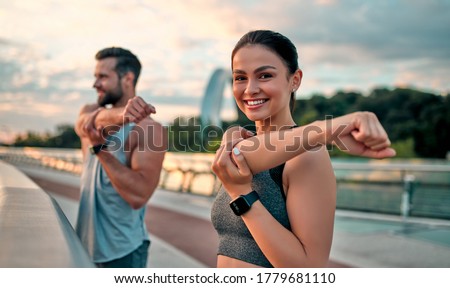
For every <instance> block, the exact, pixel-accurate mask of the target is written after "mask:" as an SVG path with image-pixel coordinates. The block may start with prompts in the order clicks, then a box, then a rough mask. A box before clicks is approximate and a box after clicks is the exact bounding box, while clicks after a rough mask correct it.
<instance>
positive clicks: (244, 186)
mask: <svg viewBox="0 0 450 288" xmlns="http://www.w3.org/2000/svg"><path fill="white" fill-rule="evenodd" d="M242 140H243V138H238V139H234V140H232V141H230V142H226V143H225V144H223V145H221V146H220V147H219V149H218V150H217V152H216V156H215V158H214V162H213V164H212V167H211V168H212V170H213V172H214V173H215V174H216V175H217V177H219V179H220V181H221V182H222V185H223V186H224V188H225V190H226V191H227V193H228V194H229V195H230V197H231V199H235V198H237V197H239V196H240V195H242V194H247V193H248V192H250V191H251V190H252V189H251V182H252V179H253V175H252V172H251V170H250V168H249V167H248V165H247V161H245V158H244V156H243V155H242V154H241V153H240V151H239V149H238V148H236V147H234V146H235V145H236V144H237V143H238V142H240V141H242ZM222 143H223V142H222ZM233 147H234V148H233Z"/></svg>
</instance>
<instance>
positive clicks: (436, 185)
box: [0, 148, 450, 219]
mask: <svg viewBox="0 0 450 288" xmlns="http://www.w3.org/2000/svg"><path fill="white" fill-rule="evenodd" d="M213 158H214V155H213V154H205V153H167V154H166V158H165V160H164V164H163V170H162V171H161V178H160V183H159V186H160V187H161V188H164V189H167V190H172V191H179V192H183V193H193V194H200V195H205V196H213V195H215V193H216V192H217V191H218V189H219V187H220V181H219V180H218V179H217V178H216V176H215V175H214V173H212V171H211V163H212V160H213ZM0 159H4V160H5V161H8V162H11V163H13V164H21V165H39V166H40V167H45V168H49V169H58V170H62V171H67V172H70V173H75V174H79V173H81V169H82V163H81V162H82V160H81V152H80V151H79V150H78V149H38V148H0ZM332 164H333V168H334V171H335V175H336V178H337V184H338V193H337V207H338V208H340V209H350V210H361V211H368V212H380V213H388V214H399V215H403V216H404V217H407V216H418V217H437V218H447V219H450V162H449V161H423V160H413V161H406V160H405V161H390V160H373V161H364V162H350V161H349V160H344V161H332Z"/></svg>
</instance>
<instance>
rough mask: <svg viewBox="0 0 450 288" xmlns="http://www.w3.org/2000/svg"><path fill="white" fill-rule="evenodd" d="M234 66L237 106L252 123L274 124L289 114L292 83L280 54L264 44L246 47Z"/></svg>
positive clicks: (236, 55) (233, 62)
mask: <svg viewBox="0 0 450 288" xmlns="http://www.w3.org/2000/svg"><path fill="white" fill-rule="evenodd" d="M232 67H233V71H232V72H233V94H234V97H235V100H236V103H237V105H238V106H239V109H241V111H242V112H243V113H244V114H245V115H246V116H247V117H248V118H249V119H250V120H252V121H263V120H268V119H270V121H275V120H276V119H277V118H282V117H280V115H285V114H286V113H288V115H290V110H289V101H290V94H291V92H292V89H293V88H294V87H293V83H292V82H293V81H292V79H291V78H292V77H290V76H288V74H289V73H288V69H287V67H286V65H285V64H284V62H283V61H282V60H281V58H280V57H279V56H278V55H277V54H275V53H274V52H272V51H270V50H269V49H267V48H265V47H264V46H262V45H247V46H244V47H242V48H240V49H239V50H238V51H237V52H236V54H235V55H234V58H233V60H232ZM274 124H276V123H274Z"/></svg>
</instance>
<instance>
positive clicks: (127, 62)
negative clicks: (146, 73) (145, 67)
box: [95, 47, 142, 86]
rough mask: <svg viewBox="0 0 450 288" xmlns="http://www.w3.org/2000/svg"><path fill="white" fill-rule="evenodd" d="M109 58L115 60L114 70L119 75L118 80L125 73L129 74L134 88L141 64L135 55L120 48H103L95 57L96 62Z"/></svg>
mask: <svg viewBox="0 0 450 288" xmlns="http://www.w3.org/2000/svg"><path fill="white" fill-rule="evenodd" d="M110 57H113V58H116V59H117V63H116V67H115V70H116V72H117V74H118V75H119V78H121V77H123V76H124V75H125V74H126V73H127V72H131V73H133V74H134V86H136V83H137V81H138V78H139V75H140V74H141V67H142V66H141V62H139V59H138V58H137V57H136V55H134V54H133V53H131V51H130V50H127V49H123V48H120V47H110V48H105V49H102V50H100V51H98V52H97V54H96V55H95V59H96V60H102V59H105V58H110Z"/></svg>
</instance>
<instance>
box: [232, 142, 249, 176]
mask: <svg viewBox="0 0 450 288" xmlns="http://www.w3.org/2000/svg"><path fill="white" fill-rule="evenodd" d="M232 159H233V160H234V163H235V164H236V165H237V168H238V172H239V174H240V175H241V176H251V175H252V171H251V170H250V167H248V164H247V161H246V160H245V158H244V156H243V155H242V153H241V151H240V150H239V149H238V148H237V147H234V148H233V156H232Z"/></svg>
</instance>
